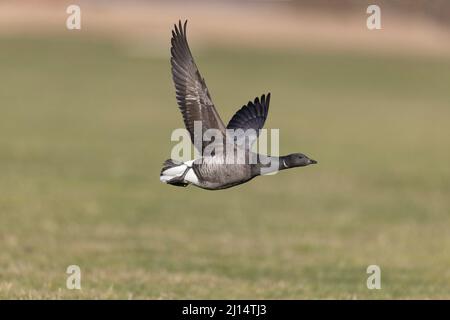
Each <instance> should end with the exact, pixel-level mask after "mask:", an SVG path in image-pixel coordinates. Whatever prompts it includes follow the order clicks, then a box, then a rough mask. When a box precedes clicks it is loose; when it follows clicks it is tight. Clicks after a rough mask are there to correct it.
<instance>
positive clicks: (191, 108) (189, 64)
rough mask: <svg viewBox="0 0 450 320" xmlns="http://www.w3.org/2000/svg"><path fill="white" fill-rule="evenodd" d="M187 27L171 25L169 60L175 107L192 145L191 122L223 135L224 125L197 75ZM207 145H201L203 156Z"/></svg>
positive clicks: (202, 81) (192, 125)
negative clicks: (187, 36) (178, 110)
mask: <svg viewBox="0 0 450 320" xmlns="http://www.w3.org/2000/svg"><path fill="white" fill-rule="evenodd" d="M186 24H187V21H186V22H185V23H184V25H182V24H181V21H179V23H178V26H177V25H174V30H173V31H172V39H171V44H172V48H171V49H170V52H171V54H172V57H171V59H170V62H171V64H172V77H173V81H174V83H175V91H176V98H177V102H178V105H179V107H180V110H181V113H182V114H183V120H184V124H185V126H186V129H187V130H188V131H189V134H190V136H191V140H192V143H194V144H195V141H194V121H201V122H202V129H203V132H204V131H205V130H207V129H218V130H220V131H221V132H222V133H225V125H224V124H223V122H222V120H221V119H220V116H219V114H218V113H217V110H216V108H215V107H214V104H213V102H212V100H211V96H210V94H209V91H208V88H207V87H206V83H205V80H204V79H203V78H202V76H201V75H200V72H199V71H198V68H197V65H196V64H195V61H194V58H193V57H192V54H191V50H190V49H189V45H188V42H187V38H186ZM207 144H208V142H207V141H204V142H203V144H202V150H199V151H200V152H202V151H203V150H204V148H205V146H206V145H207Z"/></svg>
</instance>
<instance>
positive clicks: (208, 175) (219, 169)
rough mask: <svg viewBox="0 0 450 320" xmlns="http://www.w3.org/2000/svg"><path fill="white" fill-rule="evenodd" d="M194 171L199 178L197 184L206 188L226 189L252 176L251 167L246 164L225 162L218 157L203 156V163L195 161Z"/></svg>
mask: <svg viewBox="0 0 450 320" xmlns="http://www.w3.org/2000/svg"><path fill="white" fill-rule="evenodd" d="M192 168H193V171H194V173H195V174H196V177H197V178H198V182H197V183H195V184H196V185H197V186H199V187H202V188H205V189H213V190H214V189H225V188H229V187H232V186H235V185H238V184H241V183H244V182H247V181H248V180H250V179H251V178H252V176H251V169H250V167H249V166H248V165H245V164H223V163H221V162H220V161H219V160H218V159H214V157H211V158H203V162H202V163H201V164H197V163H195V162H194V165H193V167H192Z"/></svg>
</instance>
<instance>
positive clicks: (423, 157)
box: [0, 37, 450, 299]
mask: <svg viewBox="0 0 450 320" xmlns="http://www.w3.org/2000/svg"><path fill="white" fill-rule="evenodd" d="M195 48H196V47H195V44H193V49H194V50H193V52H194V55H195V56H196V60H197V64H198V66H199V68H200V70H201V72H202V74H203V76H204V77H205V78H206V81H207V84H208V86H209V88H210V91H211V93H212V97H213V99H214V101H215V103H216V105H217V107H218V110H219V112H220V113H221V115H222V118H223V120H224V121H225V122H227V121H228V119H229V118H230V117H231V116H232V115H233V113H234V112H235V111H236V110H237V109H238V108H239V107H240V106H241V105H242V104H244V103H245V102H247V101H248V100H250V99H253V98H254V97H256V96H259V95H261V94H262V93H266V92H267V91H270V92H272V95H273V96H272V100H271V110H270V115H269V119H268V121H267V122H266V127H268V128H281V132H280V139H281V153H283V154H284V153H291V152H304V153H306V154H308V155H311V156H312V157H313V158H314V159H317V160H318V161H319V165H317V166H313V167H308V168H303V169H297V170H289V171H285V172H282V173H280V174H278V175H275V176H269V177H259V178H257V179H255V180H253V181H251V182H250V183H247V184H245V185H242V186H238V187H236V188H232V189H228V190H224V191H216V192H208V191H204V190H201V189H196V188H193V187H189V188H175V187H171V186H168V185H164V184H161V183H160V182H159V171H160V166H161V163H162V162H163V161H164V160H165V159H167V158H168V157H170V150H171V147H172V146H173V145H174V143H171V142H170V134H171V132H172V130H173V129H175V128H179V127H182V121H181V115H180V114H179V112H178V110H177V106H176V103H175V98H174V90H173V84H172V82H171V78H170V68H169V62H168V55H169V50H168V49H167V56H152V55H145V54H142V55H141V56H136V55H132V54H130V53H129V51H127V50H125V49H124V48H122V47H120V46H116V45H113V44H111V43H109V42H107V41H98V40H94V39H82V38H64V39H62V38H47V39H33V38H13V37H10V38H2V39H0V177H1V178H0V298H194V299H201V298H206V299H209V298H216V299H220V298H225V299H241V298H273V299H280V298H285V299H298V298H301V299H303V298H339V299H341V298H343V299H350V298H368V299H372V298H450V232H449V225H450V197H449V195H450V166H449V163H450V148H449V146H450V125H449V124H450V123H449V119H450V90H449V89H450V60H445V59H442V60H440V59H438V58H425V57H423V58H405V57H402V56H397V57H393V56H376V55H363V54H361V55H358V54H356V53H331V52H329V53H321V52H314V51H304V52H297V51H287V52H280V51H275V50H274V51H257V50H254V51H252V50H250V49H247V50H240V49H239V50H238V49H236V50H227V49H225V50H222V49H221V48H215V49H212V48H211V49H208V50H203V51H201V50H195ZM72 264H76V265H79V266H80V267H81V272H82V280H81V281H82V282H81V285H82V290H80V291H77V290H74V291H70V290H67V289H66V287H65V283H66V277H67V275H66V273H65V271H66V268H67V266H69V265H72ZM371 264H377V265H379V266H380V267H381V271H382V289H381V290H368V289H367V288H366V279H367V277H368V275H367V274H366V268H367V266H368V265H371Z"/></svg>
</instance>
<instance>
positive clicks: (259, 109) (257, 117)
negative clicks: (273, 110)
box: [227, 93, 270, 146]
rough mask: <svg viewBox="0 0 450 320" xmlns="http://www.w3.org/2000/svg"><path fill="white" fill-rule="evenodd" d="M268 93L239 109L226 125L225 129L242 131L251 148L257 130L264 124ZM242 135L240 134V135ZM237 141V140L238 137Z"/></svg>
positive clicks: (267, 108)
mask: <svg viewBox="0 0 450 320" xmlns="http://www.w3.org/2000/svg"><path fill="white" fill-rule="evenodd" d="M269 103H270V93H268V94H267V97H266V96H265V95H262V96H261V100H260V99H259V98H256V99H255V101H254V102H251V101H249V102H248V103H247V105H245V106H243V107H242V108H241V109H239V111H238V112H236V113H235V115H234V116H233V118H231V120H230V122H229V123H228V125H227V129H234V130H236V129H242V130H243V131H247V130H248V129H252V130H249V131H247V132H246V133H245V134H246V136H247V137H248V140H249V146H251V145H252V144H253V143H254V142H255V141H256V139H257V138H258V136H259V130H260V129H262V128H263V127H264V122H265V121H266V119H267V114H268V113H269ZM241 134H242V133H241ZM237 136H238V139H239V135H237Z"/></svg>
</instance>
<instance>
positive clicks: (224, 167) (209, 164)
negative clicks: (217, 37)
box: [160, 21, 317, 190]
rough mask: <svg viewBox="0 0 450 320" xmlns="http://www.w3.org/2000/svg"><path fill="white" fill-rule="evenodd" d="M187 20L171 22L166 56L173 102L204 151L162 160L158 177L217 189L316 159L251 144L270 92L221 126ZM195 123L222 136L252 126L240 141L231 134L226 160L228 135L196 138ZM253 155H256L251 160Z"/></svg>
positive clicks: (302, 165) (200, 148)
mask: <svg viewBox="0 0 450 320" xmlns="http://www.w3.org/2000/svg"><path fill="white" fill-rule="evenodd" d="M186 24H187V21H186V22H185V23H184V25H182V23H181V21H179V23H178V26H177V25H175V26H174V30H172V39H171V44H172V47H171V55H172V57H171V59H170V62H171V65H172V77H173V81H174V82H175V90H176V98H177V103H178V105H179V108H180V110H181V113H182V114H183V120H184V124H185V126H186V129H187V130H188V131H189V134H190V137H191V141H192V143H193V144H194V145H195V147H196V148H197V149H198V151H199V152H200V153H201V155H202V156H201V157H200V158H198V159H195V160H191V161H187V162H180V161H176V160H173V159H168V160H166V161H165V162H164V164H163V168H162V170H161V174H160V180H161V181H162V182H164V183H168V184H171V185H174V186H181V187H186V186H187V185H189V184H193V185H195V186H197V187H200V188H203V189H208V190H219V189H225V188H230V187H233V186H236V185H238V184H241V183H245V182H247V181H249V180H251V179H253V178H254V177H256V176H259V175H261V174H266V173H270V172H275V171H279V170H284V169H289V168H294V167H304V166H307V165H310V164H315V163H317V161H315V160H312V159H310V158H308V157H307V156H306V155H304V154H301V153H294V154H290V155H287V156H282V157H271V156H265V155H260V154H256V153H253V152H252V151H251V150H250V149H251V146H252V144H253V143H254V142H255V141H256V139H257V138H258V135H259V133H260V129H262V127H263V126H264V122H265V121H266V118H267V113H268V111H269V102H270V93H269V94H267V95H262V96H261V98H256V99H255V100H254V102H251V101H249V102H248V104H247V105H244V106H243V107H242V108H241V109H240V110H239V111H237V112H236V114H235V115H234V116H233V117H232V118H231V120H230V122H229V123H228V125H227V126H226V127H225V125H224V124H223V122H222V120H221V119H220V116H219V114H218V113H217V110H216V108H215V107H214V104H213V102H212V100H211V96H210V94H209V91H208V88H207V87H206V83H205V81H204V79H203V78H202V77H201V75H200V73H199V71H198V69H197V66H196V64H195V62H194V58H193V57H192V54H191V51H190V49H189V45H188V42H187V38H186ZM198 123H200V124H201V131H200V134H203V133H205V132H206V130H208V129H215V130H216V132H219V133H220V134H221V135H222V137H226V136H227V134H228V132H230V129H231V130H238V129H242V130H241V132H240V133H239V134H240V135H242V131H244V132H245V133H246V134H247V132H250V134H247V135H246V136H245V139H246V140H244V143H241V142H242V140H237V138H238V137H239V134H238V135H236V136H233V138H232V141H233V143H232V145H233V147H232V150H231V151H232V153H233V156H234V154H235V152H236V154H238V155H239V156H237V159H234V162H229V161H226V160H224V159H225V158H226V156H227V152H225V150H229V149H227V148H225V145H226V144H227V143H228V140H225V141H226V142H224V141H222V140H221V139H214V140H213V142H212V143H211V142H210V141H202V140H203V139H201V140H200V143H198V141H196V139H195V138H196V137H195V136H194V132H198V131H195V130H194V128H195V125H198ZM248 129H251V130H248ZM246 130H248V131H246ZM202 137H203V136H202ZM202 137H201V138H202ZM196 142H197V143H196ZM208 145H212V146H214V147H215V148H212V149H213V151H212V152H210V153H206V152H205V151H206V150H205V149H206V148H207V146H208ZM210 150H211V149H210ZM240 151H241V152H240ZM242 151H243V152H242ZM252 156H254V158H252V159H255V161H249V159H250V158H251V157H252ZM242 160H243V161H242Z"/></svg>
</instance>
